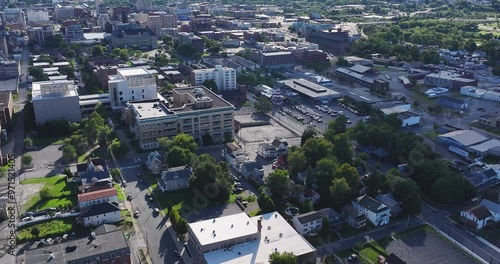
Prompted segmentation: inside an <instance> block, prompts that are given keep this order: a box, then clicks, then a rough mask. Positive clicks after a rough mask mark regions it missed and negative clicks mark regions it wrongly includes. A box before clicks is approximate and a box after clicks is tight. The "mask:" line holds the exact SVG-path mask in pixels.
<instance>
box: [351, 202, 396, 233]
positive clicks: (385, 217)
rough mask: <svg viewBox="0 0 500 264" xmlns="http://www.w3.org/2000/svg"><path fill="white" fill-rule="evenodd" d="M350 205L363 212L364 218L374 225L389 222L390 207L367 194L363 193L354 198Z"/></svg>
mask: <svg viewBox="0 0 500 264" xmlns="http://www.w3.org/2000/svg"><path fill="white" fill-rule="evenodd" d="M352 207H354V208H355V209H356V210H358V211H360V212H361V213H363V214H364V215H365V216H366V219H368V221H370V222H371V223H372V224H373V225H375V226H383V225H387V224H389V220H390V217H391V209H390V208H389V207H388V206H387V205H385V204H383V203H381V202H379V201H377V200H375V199H373V198H371V197H370V196H368V195H363V196H361V197H358V198H357V199H355V200H354V201H353V202H352Z"/></svg>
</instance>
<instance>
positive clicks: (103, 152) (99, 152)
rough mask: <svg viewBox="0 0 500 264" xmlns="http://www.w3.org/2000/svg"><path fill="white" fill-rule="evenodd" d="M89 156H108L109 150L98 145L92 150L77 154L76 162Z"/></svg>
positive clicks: (83, 160) (82, 160)
mask: <svg viewBox="0 0 500 264" xmlns="http://www.w3.org/2000/svg"><path fill="white" fill-rule="evenodd" d="M89 156H91V157H101V158H104V159H106V158H110V157H111V156H110V154H109V151H108V150H107V149H105V148H101V147H98V148H96V149H94V150H93V151H91V152H87V153H84V154H83V155H81V156H79V157H78V159H77V161H78V163H81V162H85V161H86V160H87V159H88V157H89Z"/></svg>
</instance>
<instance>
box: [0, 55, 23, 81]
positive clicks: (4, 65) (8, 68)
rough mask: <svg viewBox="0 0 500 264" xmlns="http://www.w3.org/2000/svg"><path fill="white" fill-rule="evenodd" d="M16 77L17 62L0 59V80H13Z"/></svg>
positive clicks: (17, 70)
mask: <svg viewBox="0 0 500 264" xmlns="http://www.w3.org/2000/svg"><path fill="white" fill-rule="evenodd" d="M17 77H19V62H18V61H14V60H3V59H1V58H0V79H13V78H17Z"/></svg>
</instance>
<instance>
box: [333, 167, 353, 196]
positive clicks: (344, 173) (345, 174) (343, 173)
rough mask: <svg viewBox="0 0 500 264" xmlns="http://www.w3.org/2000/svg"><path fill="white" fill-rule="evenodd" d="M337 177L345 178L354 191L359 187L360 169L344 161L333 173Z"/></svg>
mask: <svg viewBox="0 0 500 264" xmlns="http://www.w3.org/2000/svg"><path fill="white" fill-rule="evenodd" d="M333 177H334V178H335V179H345V180H346V182H347V183H348V184H349V188H350V189H351V190H352V191H356V190H357V189H358V171H357V170H356V168H354V167H353V166H351V165H349V164H347V163H344V164H342V165H341V166H340V167H339V168H338V169H337V170H336V171H335V173H334V174H333Z"/></svg>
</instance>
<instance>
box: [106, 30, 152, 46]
mask: <svg viewBox="0 0 500 264" xmlns="http://www.w3.org/2000/svg"><path fill="white" fill-rule="evenodd" d="M157 41H158V40H157V38H156V34H155V32H153V31H152V30H151V29H149V28H122V29H115V30H113V32H112V33H111V45H112V46H113V48H132V47H138V48H139V49H141V50H153V49H156V48H157V47H158V43H157Z"/></svg>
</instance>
